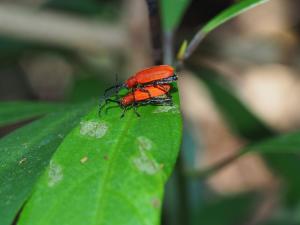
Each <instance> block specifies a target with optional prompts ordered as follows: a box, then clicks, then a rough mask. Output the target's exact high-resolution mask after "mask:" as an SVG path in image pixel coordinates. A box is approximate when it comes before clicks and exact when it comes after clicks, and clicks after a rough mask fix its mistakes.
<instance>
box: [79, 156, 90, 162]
mask: <svg viewBox="0 0 300 225" xmlns="http://www.w3.org/2000/svg"><path fill="white" fill-rule="evenodd" d="M88 159H89V158H88V157H87V156H84V157H83V158H82V159H80V162H81V163H82V164H84V163H86V162H87V161H88Z"/></svg>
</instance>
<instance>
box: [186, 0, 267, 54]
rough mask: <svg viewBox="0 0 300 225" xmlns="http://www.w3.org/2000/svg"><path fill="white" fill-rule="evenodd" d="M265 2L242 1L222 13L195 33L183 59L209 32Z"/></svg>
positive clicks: (255, 0) (263, 0) (265, 0)
mask: <svg viewBox="0 0 300 225" xmlns="http://www.w3.org/2000/svg"><path fill="white" fill-rule="evenodd" d="M267 1H269V0H242V1H239V2H238V3H236V4H234V5H232V6H231V7H229V8H227V9H225V10H224V11H222V12H221V13H220V14H218V15H217V16H215V17H214V18H212V19H211V20H210V21H209V22H208V23H207V24H206V25H204V26H203V27H202V28H201V29H200V30H199V31H198V32H197V34H196V35H195V36H194V38H193V39H192V41H191V42H190V44H189V46H188V48H187V51H186V54H185V58H188V57H189V56H190V55H191V54H192V53H193V52H194V51H195V49H196V48H197V46H198V45H199V43H200V42H201V41H202V40H203V39H204V37H206V35H207V34H208V33H209V32H211V31H212V30H214V29H215V28H217V27H218V26H220V25H221V24H223V23H225V22H226V21H228V20H230V19H232V18H233V17H236V16H238V15H239V14H241V13H243V12H245V11H247V10H249V9H252V8H254V7H256V6H258V5H260V4H262V3H265V2H267Z"/></svg>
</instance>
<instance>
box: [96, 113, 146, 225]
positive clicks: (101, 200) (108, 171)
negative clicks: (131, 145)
mask: <svg viewBox="0 0 300 225" xmlns="http://www.w3.org/2000/svg"><path fill="white" fill-rule="evenodd" d="M134 116H135V115H134V114H133V113H131V114H130V115H129V116H128V117H129V118H128V120H127V121H128V122H127V123H124V125H123V127H122V130H121V132H120V134H119V135H118V138H117V140H118V141H117V143H116V144H115V146H114V147H113V148H112V149H113V151H112V157H111V160H109V164H108V166H107V169H106V171H105V174H104V178H103V181H102V183H103V185H101V182H99V186H98V192H100V193H99V197H98V201H97V203H98V205H97V207H96V210H95V211H96V216H95V218H96V220H95V222H94V224H95V225H98V224H102V221H103V214H102V213H99V212H101V211H102V210H101V209H102V208H104V204H105V199H106V197H105V193H106V191H105V190H106V189H107V188H106V186H107V180H109V179H110V177H111V174H112V168H113V164H114V162H115V160H114V159H115V157H116V156H117V155H118V154H117V153H118V152H119V151H118V150H119V149H121V148H120V146H121V144H122V142H123V141H124V140H125V138H124V137H126V133H127V132H128V128H129V127H130V124H131V123H132V121H133V117H134ZM101 190H102V193H101ZM98 215H99V217H98ZM142 222H143V223H142V224H146V223H145V222H144V221H142Z"/></svg>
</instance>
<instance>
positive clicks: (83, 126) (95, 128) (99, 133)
mask: <svg viewBox="0 0 300 225" xmlns="http://www.w3.org/2000/svg"><path fill="white" fill-rule="evenodd" d="M107 129H108V126H107V124H106V123H104V122H97V121H82V122H81V123H80V134H81V135H84V136H89V137H93V138H102V137H103V136H104V135H105V134H106V132H107Z"/></svg>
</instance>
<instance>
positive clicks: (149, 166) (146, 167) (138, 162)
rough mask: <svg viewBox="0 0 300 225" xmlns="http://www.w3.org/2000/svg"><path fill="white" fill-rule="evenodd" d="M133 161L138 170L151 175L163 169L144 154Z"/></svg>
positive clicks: (141, 153)
mask: <svg viewBox="0 0 300 225" xmlns="http://www.w3.org/2000/svg"><path fill="white" fill-rule="evenodd" d="M132 161H133V163H134V165H135V166H136V168H137V169H138V170H140V171H141V172H144V173H146V174H149V175H154V174H156V173H157V172H159V171H160V170H161V169H162V168H161V165H160V164H158V163H157V162H156V161H155V160H154V159H151V158H150V157H149V156H147V155H146V154H145V153H144V152H140V155H139V156H137V157H135V158H133V160H132Z"/></svg>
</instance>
